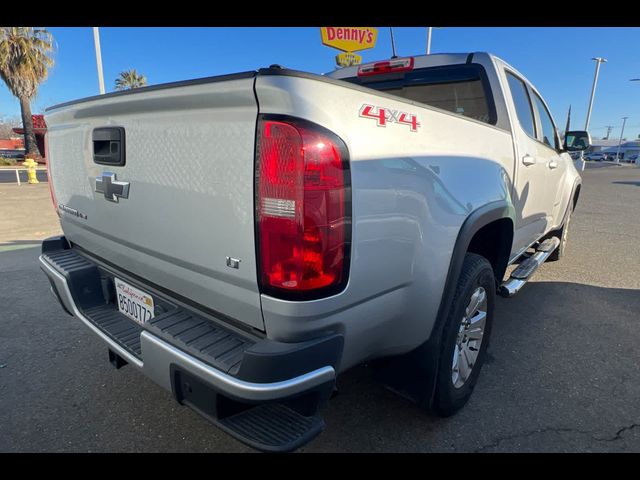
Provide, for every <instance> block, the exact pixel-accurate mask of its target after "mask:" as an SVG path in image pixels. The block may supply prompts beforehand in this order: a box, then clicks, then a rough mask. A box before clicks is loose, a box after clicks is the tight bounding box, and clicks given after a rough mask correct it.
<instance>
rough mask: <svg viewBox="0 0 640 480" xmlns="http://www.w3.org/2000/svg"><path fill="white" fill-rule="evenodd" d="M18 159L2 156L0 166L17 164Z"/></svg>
mask: <svg viewBox="0 0 640 480" xmlns="http://www.w3.org/2000/svg"><path fill="white" fill-rule="evenodd" d="M17 164H18V161H17V160H16V159H15V158H4V157H0V166H7V167H9V166H11V167H12V166H14V165H17Z"/></svg>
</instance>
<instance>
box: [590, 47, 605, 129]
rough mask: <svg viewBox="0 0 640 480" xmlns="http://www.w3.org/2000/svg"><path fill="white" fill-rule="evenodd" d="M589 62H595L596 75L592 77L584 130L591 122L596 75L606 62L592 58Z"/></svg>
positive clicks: (600, 58)
mask: <svg viewBox="0 0 640 480" xmlns="http://www.w3.org/2000/svg"><path fill="white" fill-rule="evenodd" d="M591 60H595V61H596V73H595V75H594V77H593V86H592V87H591V98H590V99H589V110H587V121H586V122H585V123H584V129H585V130H587V131H588V130H589V121H590V120H591V108H592V107H593V97H594V96H595V94H596V85H597V84H598V73H599V72H600V64H601V63H605V62H606V61H607V59H606V58H602V57H594V58H592V59H591Z"/></svg>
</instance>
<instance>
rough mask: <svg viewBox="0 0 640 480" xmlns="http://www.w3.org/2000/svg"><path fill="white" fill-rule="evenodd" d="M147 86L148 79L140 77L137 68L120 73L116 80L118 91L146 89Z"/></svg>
mask: <svg viewBox="0 0 640 480" xmlns="http://www.w3.org/2000/svg"><path fill="white" fill-rule="evenodd" d="M146 84H147V77H145V76H144V75H138V72H136V69H135V68H132V69H131V70H127V71H125V72H120V76H119V77H118V78H116V90H130V89H132V88H139V87H144V86H145V85H146Z"/></svg>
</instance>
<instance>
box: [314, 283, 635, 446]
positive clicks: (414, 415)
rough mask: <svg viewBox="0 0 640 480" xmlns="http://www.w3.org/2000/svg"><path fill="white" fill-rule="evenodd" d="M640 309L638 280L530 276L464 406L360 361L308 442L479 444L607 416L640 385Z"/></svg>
mask: <svg viewBox="0 0 640 480" xmlns="http://www.w3.org/2000/svg"><path fill="white" fill-rule="evenodd" d="M639 311H640V291H638V290H631V289H620V288H604V287H597V286H590V285H583V284H577V283H566V282H535V281H534V282H531V283H530V284H529V285H527V286H525V287H524V289H523V290H522V291H521V292H520V293H519V294H518V295H517V296H516V297H514V298H513V299H502V298H499V299H498V302H497V305H496V318H495V321H494V326H493V332H492V336H491V337H492V338H491V344H490V348H489V350H488V354H489V355H488V358H487V361H486V363H485V365H484V367H483V370H482V374H481V375H480V379H479V381H478V384H477V385H476V388H475V391H474V394H473V396H472V398H471V400H470V401H469V403H468V404H467V405H466V407H465V408H463V409H462V410H461V411H460V412H458V413H457V414H456V415H454V416H453V417H450V418H446V419H442V418H437V417H435V416H432V415H429V414H427V413H425V412H423V411H422V410H420V409H419V408H418V407H417V406H415V405H413V404H412V403H410V402H409V401H408V400H405V399H404V398H401V397H399V396H397V395H395V394H394V393H392V392H390V391H388V390H386V389H385V388H384V387H383V386H382V385H379V384H378V383H376V382H375V381H374V379H373V372H372V369H371V368H369V367H367V366H366V365H365V366H359V367H356V368H354V369H352V370H350V371H349V372H346V373H345V374H344V375H343V376H342V377H341V378H340V379H339V388H340V393H339V395H338V396H337V397H335V398H334V399H333V400H332V401H331V402H330V405H329V407H328V408H327V409H326V412H325V415H326V416H325V420H326V422H327V428H326V430H325V432H324V433H323V434H322V435H321V436H320V437H318V439H316V440H315V441H314V442H313V443H311V444H310V445H309V446H308V447H307V449H306V450H313V451H320V450H322V451H358V452H362V451H473V450H475V449H477V448H479V447H480V446H481V444H482V442H483V439H486V440H487V442H488V443H490V441H491V439H492V438H495V436H496V435H497V434H504V433H505V430H504V429H505V427H506V428H507V432H510V431H511V429H513V428H516V429H518V428H522V429H525V428H526V429H530V430H536V429H544V428H546V427H549V425H561V426H564V427H572V426H573V427H576V426H580V425H589V424H590V423H591V424H598V423H602V421H603V417H606V416H607V415H608V416H611V417H615V415H616V414H617V413H622V412H625V411H627V410H626V409H628V407H627V405H635V404H636V403H637V398H638V396H639V395H640V386H639V385H640V370H639V369H638V368H637V365H638V364H640V350H639V349H638V348H637V344H638V342H639V341H640V330H638V328H637V312H639ZM621 421H622V420H621ZM617 425H618V424H616V425H612V426H611V429H613V430H614V432H615V430H616V428H615V427H616V426H617ZM461 432H476V433H474V434H469V435H465V434H464V433H461ZM607 432H608V431H607ZM545 448H546V446H545ZM549 448H552V447H551V446H549Z"/></svg>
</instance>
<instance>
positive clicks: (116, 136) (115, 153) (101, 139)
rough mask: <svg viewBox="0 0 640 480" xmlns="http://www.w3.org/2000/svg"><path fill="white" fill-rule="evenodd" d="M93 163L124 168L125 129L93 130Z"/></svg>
mask: <svg viewBox="0 0 640 480" xmlns="http://www.w3.org/2000/svg"><path fill="white" fill-rule="evenodd" d="M92 140H93V161H94V162H95V163H98V164H100V165H115V166H118V167H122V166H124V162H125V154H124V152H125V148H124V128H122V127H100V128H96V129H94V130H93V135H92Z"/></svg>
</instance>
